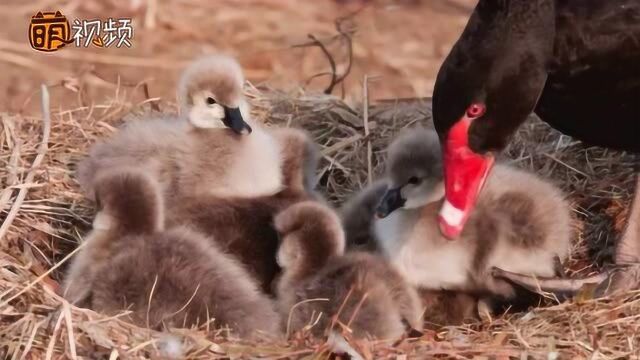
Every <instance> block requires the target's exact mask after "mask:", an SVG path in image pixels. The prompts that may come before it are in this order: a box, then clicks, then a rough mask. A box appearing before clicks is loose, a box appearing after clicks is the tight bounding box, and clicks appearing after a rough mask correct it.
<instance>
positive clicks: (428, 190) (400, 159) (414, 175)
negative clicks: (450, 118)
mask: <svg viewBox="0 0 640 360" xmlns="http://www.w3.org/2000/svg"><path fill="white" fill-rule="evenodd" d="M387 156H388V160H387V169H386V171H387V174H386V178H387V182H388V183H387V191H386V193H385V194H384V196H383V197H382V200H381V201H380V203H379V205H378V207H377V209H376V215H377V216H378V217H380V218H384V217H386V216H388V215H389V214H391V213H392V212H393V211H395V210H397V209H400V208H405V209H412V208H418V207H422V206H424V205H426V204H428V203H431V202H433V201H437V200H440V199H441V198H442V196H444V182H443V175H442V155H441V149H440V142H439V140H438V135H437V134H436V132H435V131H433V130H428V129H424V128H412V129H408V130H405V131H404V132H403V133H402V134H400V136H398V137H397V138H396V139H395V140H394V141H393V142H392V143H391V145H390V146H389V149H388V153H387Z"/></svg>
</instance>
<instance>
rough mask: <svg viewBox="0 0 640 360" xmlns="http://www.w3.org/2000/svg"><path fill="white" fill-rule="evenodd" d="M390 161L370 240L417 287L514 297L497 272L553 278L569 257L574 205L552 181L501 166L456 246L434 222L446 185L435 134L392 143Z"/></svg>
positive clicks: (416, 133)
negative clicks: (496, 269)
mask: <svg viewBox="0 0 640 360" xmlns="http://www.w3.org/2000/svg"><path fill="white" fill-rule="evenodd" d="M388 157H389V159H388V165H387V175H386V179H385V181H386V183H387V191H386V193H385V194H384V195H383V196H382V198H381V199H380V202H379V205H378V207H377V215H378V217H382V219H376V220H373V219H372V223H373V226H372V231H371V233H372V236H371V239H370V240H371V241H375V242H376V244H375V246H374V247H378V248H380V250H381V251H382V252H383V253H384V254H385V256H386V257H387V258H388V259H389V260H390V261H391V263H392V264H393V265H394V266H395V267H396V269H398V271H400V272H401V273H402V274H403V275H404V276H405V277H406V278H407V279H408V280H409V281H410V282H411V283H412V284H414V285H415V286H419V287H422V288H427V289H448V290H464V291H474V292H475V291H477V292H479V293H488V294H490V295H498V296H500V297H504V298H512V297H514V296H515V292H514V289H513V287H512V286H511V285H510V284H509V283H508V282H506V281H502V280H497V279H494V278H493V277H492V276H491V274H490V270H491V268H492V267H494V266H495V267H499V268H501V269H504V270H508V271H513V272H516V273H522V274H531V275H536V276H552V275H554V274H555V273H556V271H557V267H558V259H560V260H562V259H564V258H565V257H566V256H567V255H568V253H569V248H570V240H571V215H570V207H569V205H568V203H567V202H566V201H565V200H564V196H563V194H562V192H561V191H560V190H559V189H558V188H557V187H555V186H554V185H553V184H551V183H549V182H547V181H545V180H543V179H541V178H539V177H537V176H535V175H533V174H531V173H528V172H525V171H523V170H518V169H515V168H512V167H509V166H506V165H501V164H498V165H496V166H495V169H494V170H493V172H492V173H491V175H490V177H489V179H488V180H487V183H486V185H485V188H484V189H483V191H482V193H481V195H480V199H479V201H478V206H477V208H476V210H475V211H474V213H473V215H472V216H471V218H470V220H469V223H468V226H467V227H466V228H465V231H464V232H463V233H462V235H461V237H460V238H459V239H456V240H453V241H451V240H448V239H446V238H445V237H444V236H442V234H441V233H440V231H439V228H438V222H437V216H438V209H439V207H440V205H441V201H440V200H439V199H441V198H442V195H443V187H442V171H441V166H442V165H441V157H440V147H439V144H438V138H437V135H436V134H435V132H433V131H430V130H426V129H412V130H411V131H410V132H407V133H405V134H404V135H402V136H400V137H399V138H398V139H397V140H395V141H394V143H393V144H392V145H391V146H390V148H389V154H388ZM369 194H371V195H369V196H370V197H374V196H376V195H377V191H371V192H369ZM365 198H366V196H365ZM367 201H369V202H372V201H373V200H371V199H370V198H369V200H367ZM350 206H352V207H353V206H359V205H357V204H355V205H354V204H351V205H350ZM343 221H346V222H347V223H348V222H349V221H350V220H349V219H347V220H343ZM370 228H371V227H370ZM360 231H361V232H362V231H364V230H360ZM354 239H356V238H354ZM360 239H362V237H360ZM360 241H361V242H362V240H360Z"/></svg>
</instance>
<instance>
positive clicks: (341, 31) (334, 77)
mask: <svg viewBox="0 0 640 360" xmlns="http://www.w3.org/2000/svg"><path fill="white" fill-rule="evenodd" d="M354 15H355V13H354V14H351V15H349V16H345V17H342V18H339V19H337V20H336V22H335V25H336V31H337V32H338V35H336V36H333V37H331V38H329V39H328V40H326V41H325V42H322V41H321V40H320V39H318V38H317V37H315V35H313V34H308V35H307V37H308V38H309V39H311V41H310V42H307V43H303V44H298V45H294V46H293V47H294V48H299V47H311V46H317V47H319V48H320V50H322V53H323V54H324V56H325V57H326V58H327V61H329V66H330V67H331V72H322V73H319V74H315V75H313V76H312V77H311V78H309V79H308V80H307V83H309V82H310V81H311V80H313V79H315V78H317V77H320V76H325V75H331V81H330V83H329V86H327V88H326V89H324V91H323V92H324V93H325V94H327V95H329V94H331V93H333V89H334V88H335V87H336V85H338V84H342V98H344V79H346V77H347V76H348V75H349V73H350V72H351V67H352V65H353V40H352V38H351V37H352V36H353V34H354V33H355V29H353V28H351V29H348V30H347V29H345V28H344V26H343V24H344V23H345V22H346V21H347V20H349V19H350V18H351V17H352V16H354ZM340 38H342V39H343V40H344V41H345V42H346V43H347V59H348V63H347V67H346V69H345V70H344V72H343V73H342V75H339V76H338V73H337V67H336V61H335V59H334V58H333V55H331V52H329V50H328V49H327V45H328V44H331V43H332V42H333V41H335V40H337V39H340Z"/></svg>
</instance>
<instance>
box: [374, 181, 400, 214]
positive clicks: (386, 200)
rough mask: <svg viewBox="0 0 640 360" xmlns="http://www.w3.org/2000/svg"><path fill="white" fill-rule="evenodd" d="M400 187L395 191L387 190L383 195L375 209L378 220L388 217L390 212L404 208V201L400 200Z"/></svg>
mask: <svg viewBox="0 0 640 360" xmlns="http://www.w3.org/2000/svg"><path fill="white" fill-rule="evenodd" d="M401 190H402V187H397V188H395V189H387V192H386V193H384V196H383V197H382V200H380V203H379V204H378V207H377V208H376V216H377V217H378V218H380V219H382V218H385V217H387V216H389V214H391V213H392V212H394V211H396V210H397V209H399V208H401V207H403V206H404V203H405V201H406V200H405V199H403V198H402V193H401Z"/></svg>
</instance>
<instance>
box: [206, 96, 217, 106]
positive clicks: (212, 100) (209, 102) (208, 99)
mask: <svg viewBox="0 0 640 360" xmlns="http://www.w3.org/2000/svg"><path fill="white" fill-rule="evenodd" d="M215 103H216V99H214V98H212V97H211V96H209V97H207V105H214V104H215Z"/></svg>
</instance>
